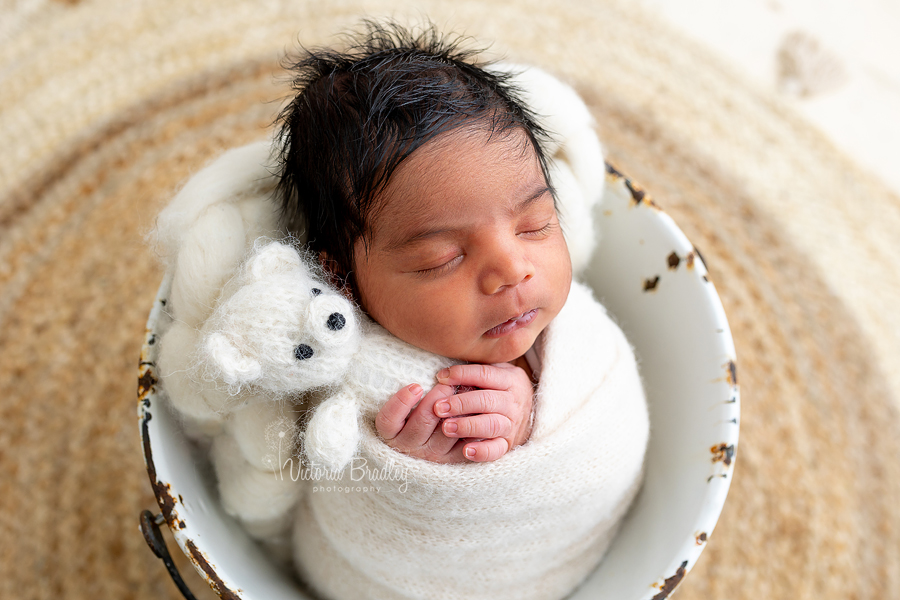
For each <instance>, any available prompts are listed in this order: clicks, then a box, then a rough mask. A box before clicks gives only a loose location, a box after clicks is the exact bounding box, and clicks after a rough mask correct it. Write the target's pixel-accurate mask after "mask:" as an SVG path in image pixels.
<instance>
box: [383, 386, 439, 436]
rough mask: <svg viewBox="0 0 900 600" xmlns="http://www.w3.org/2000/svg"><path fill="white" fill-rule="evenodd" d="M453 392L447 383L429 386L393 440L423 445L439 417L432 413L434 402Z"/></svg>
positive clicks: (437, 423)
mask: <svg viewBox="0 0 900 600" xmlns="http://www.w3.org/2000/svg"><path fill="white" fill-rule="evenodd" d="M452 393H453V388H452V387H450V386H448V385H441V384H438V385H436V386H434V387H433V388H431V391H429V392H428V393H427V394H425V397H424V398H422V401H421V402H419V405H418V406H417V407H416V408H415V409H413V411H412V412H411V413H410V415H409V417H408V418H407V419H406V424H405V425H404V426H403V429H402V430H401V431H400V433H398V434H397V436H396V438H395V441H396V442H397V443H398V444H400V445H402V446H407V447H411V446H423V445H425V444H426V443H427V442H428V439H429V438H430V437H431V435H432V434H433V433H434V430H435V429H437V428H438V425H439V424H440V422H441V419H440V418H439V417H438V416H437V415H435V414H434V403H435V402H438V401H442V400H444V399H445V398H446V397H447V396H449V395H450V394H452Z"/></svg>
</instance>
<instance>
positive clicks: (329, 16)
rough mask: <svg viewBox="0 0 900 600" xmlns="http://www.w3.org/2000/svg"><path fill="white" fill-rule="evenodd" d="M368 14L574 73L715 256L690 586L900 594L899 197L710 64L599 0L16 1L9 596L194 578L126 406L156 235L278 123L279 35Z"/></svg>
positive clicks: (123, 591)
mask: <svg viewBox="0 0 900 600" xmlns="http://www.w3.org/2000/svg"><path fill="white" fill-rule="evenodd" d="M364 14H367V15H370V16H381V15H386V14H393V15H396V16H398V17H403V16H411V17H413V18H416V17H418V16H420V15H428V16H430V17H431V18H432V19H433V20H435V21H436V22H437V23H438V24H439V25H441V26H442V27H443V28H445V29H453V30H456V31H464V32H466V33H468V34H469V35H472V36H474V37H475V38H477V39H479V40H482V41H485V42H488V41H492V42H494V45H493V47H492V52H494V53H496V54H502V55H505V56H506V57H508V58H510V59H512V60H517V61H522V62H527V63H532V64H537V65H540V66H542V67H544V68H546V69H547V70H549V71H551V72H553V73H555V74H557V75H558V76H560V77H561V78H563V79H564V80H566V81H568V82H570V83H571V84H572V85H574V86H575V87H576V88H577V89H578V90H579V91H580V92H581V93H582V94H583V96H584V98H585V99H586V100H587V102H588V103H589V105H590V107H591V109H592V111H593V112H594V114H595V115H596V118H597V122H598V130H599V133H600V136H601V139H602V140H603V141H604V143H605V145H606V149H607V153H608V158H609V160H610V161H611V162H613V163H614V164H615V165H617V166H618V167H619V168H620V169H621V170H622V171H623V172H625V173H627V174H628V175H630V176H631V177H632V178H633V179H635V180H636V181H637V182H640V183H641V184H642V185H643V186H644V187H645V188H646V189H647V190H648V192H649V193H650V194H651V195H652V196H653V197H654V198H655V199H656V201H657V202H658V203H659V204H660V205H661V206H662V207H663V208H664V209H665V210H666V211H667V212H668V213H669V214H670V215H671V216H672V217H673V218H674V219H675V220H676V222H677V223H678V224H679V225H680V226H681V228H682V229H683V230H684V231H685V233H686V234H687V235H688V237H689V238H690V239H691V240H692V241H693V242H694V244H695V245H696V246H697V247H699V248H700V249H701V251H702V252H703V256H704V257H705V259H706V262H707V263H708V267H709V269H710V271H711V277H712V279H713V281H714V282H715V284H716V287H717V289H718V291H719V293H720V294H721V297H722V301H723V303H724V306H725V310H726V312H727V314H728V317H729V320H730V323H731V326H732V329H733V333H734V337H735V342H736V346H737V352H738V366H739V369H740V372H739V373H740V383H741V390H742V402H743V407H742V408H743V412H742V420H741V443H740V447H739V449H738V452H737V463H736V471H735V474H734V475H735V477H734V481H733V483H732V487H731V493H730V495H729V498H728V501H727V503H726V506H725V509H724V511H723V513H722V517H721V520H720V521H719V524H718V526H717V528H716V530H715V532H714V533H713V534H712V536H711V539H710V541H709V544H708V548H707V550H706V551H705V553H704V554H703V556H702V557H701V559H700V561H699V563H698V564H697V566H696V567H695V568H694V569H693V571H692V572H691V573H690V574H689V575H688V576H687V577H686V578H685V580H684V582H683V583H682V585H681V587H680V588H679V589H678V590H677V592H676V593H675V596H676V597H677V598H679V599H680V600H695V599H741V598H747V599H751V598H752V599H760V598H767V599H772V598H775V599H780V598H784V599H790V600H800V599H807V598H808V599H813V598H815V599H816V600H827V599H835V600H838V599H840V600H847V599H859V600H862V599H869V598H879V599H882V598H900V418H898V408H897V407H898V400H900V311H898V310H897V307H898V301H900V236H898V235H897V233H898V232H900V199H898V198H897V197H896V196H893V195H891V194H890V193H889V192H888V190H887V188H886V187H884V186H883V185H881V184H880V183H879V182H878V181H877V180H875V179H873V178H871V177H870V176H869V175H867V174H866V172H865V171H863V170H862V169H860V168H859V167H857V166H856V165H855V163H854V162H853V160H852V157H846V156H843V155H841V154H840V153H839V152H838V151H837V150H835V148H834V147H833V146H831V145H830V144H829V143H828V142H827V141H826V140H825V138H824V137H823V136H822V135H820V134H819V133H818V132H817V131H816V130H815V129H813V128H812V127H811V126H809V125H808V124H806V123H805V122H804V121H803V120H801V119H800V118H799V117H797V116H795V115H793V114H791V113H790V111H789V110H788V109H787V108H786V107H785V106H784V105H783V104H781V103H780V102H779V101H778V100H777V99H776V98H773V97H770V96H767V95H766V94H765V93H763V92H762V91H760V90H757V89H754V88H753V87H752V86H750V85H749V84H746V83H745V82H744V81H743V80H742V79H741V78H740V77H739V76H737V75H735V74H733V73H731V72H729V70H728V68H726V67H725V66H723V64H722V63H720V62H719V61H718V60H717V58H716V57H715V56H712V55H710V54H709V53H707V52H706V51H704V50H703V49H701V48H698V47H696V46H695V45H693V44H691V43H689V42H688V41H686V40H685V39H683V38H681V37H679V36H677V35H675V34H674V33H673V32H672V31H670V30H669V29H666V28H665V27H664V26H663V25H661V24H660V22H659V21H657V20H656V19H654V18H652V16H649V15H646V14H642V13H640V12H639V10H638V9H637V8H635V7H634V5H633V4H626V3H622V4H620V3H616V2H603V1H599V0H598V1H588V0H582V1H573V2H563V3H550V2H546V1H537V0H519V1H514V0H500V1H496V2H485V1H484V0H458V1H456V2H452V3H451V2H446V3H444V2H436V1H431V2H415V3H413V2H376V1H372V2H363V1H350V0H346V1H340V2H327V3H325V2H311V1H309V2H307V1H303V0H295V1H292V2H279V1H276V0H265V1H253V2H250V1H246V2H240V1H237V0H216V1H213V0H190V1H185V0H158V1H152V2H151V1H147V2H131V3H121V2H114V1H113V0H105V1H104V0H96V1H90V0H86V1H83V2H78V1H68V2H49V1H47V2H41V1H33V2H16V1H9V0H5V1H0V153H2V160H0V540H2V541H0V597H2V598H61V597H65V598H70V599H81V598H85V599H87V598H90V599H96V598H116V599H127V598H178V597H179V594H178V592H177V590H176V589H175V587H174V585H173V584H172V583H171V581H170V580H169V578H168V575H167V574H166V571H165V569H164V568H163V565H162V563H160V562H159V561H158V560H157V559H156V558H155V557H154V556H153V555H152V554H151V552H150V550H149V549H148V548H147V546H146V545H145V543H144V540H143V539H142V537H141V535H140V533H139V532H138V527H137V525H138V515H139V513H140V511H141V510H143V509H145V508H150V509H154V510H158V509H157V508H156V506H155V501H154V498H153V495H152V493H151V488H150V484H149V482H148V479H147V475H146V472H145V470H144V465H143V459H142V454H141V447H140V444H139V434H138V422H137V416H136V396H135V388H136V377H137V361H138V354H139V351H140V345H141V341H142V335H143V332H144V322H145V319H146V316H147V313H148V311H149V308H150V306H151V303H152V300H153V297H154V295H155V293H156V288H157V286H158V284H159V281H160V278H161V275H162V273H161V269H160V266H159V264H158V262H157V260H156V258H155V257H154V256H153V255H152V254H151V252H150V251H149V249H148V246H147V245H146V244H145V242H144V236H145V234H146V233H147V232H148V230H149V229H150V228H151V227H152V226H153V222H154V217H155V215H156V213H157V212H158V211H159V210H160V208H161V207H162V206H163V205H164V204H165V203H166V202H167V201H168V199H169V198H170V197H171V196H172V194H173V191H174V190H176V189H177V188H178V186H179V183H180V182H182V181H184V180H185V178H187V177H188V176H190V175H191V174H192V173H194V172H196V171H197V170H198V169H199V168H200V167H201V166H203V165H204V164H205V163H206V162H208V161H209V160H211V159H212V158H213V157H215V156H216V155H217V154H218V153H220V152H221V151H222V150H224V149H225V148H228V147H231V146H236V145H239V144H244V143H246V142H249V141H251V140H255V139H258V138H260V137H261V136H264V135H266V134H267V127H268V125H269V124H270V123H271V121H272V119H273V116H274V115H275V114H276V112H277V111H278V108H279V106H280V102H281V99H282V98H283V97H284V96H285V94H286V91H287V88H286V86H285V85H284V80H283V78H282V77H281V76H280V74H279V67H278V62H279V59H280V58H281V56H282V55H283V53H284V51H285V50H286V49H291V48H294V47H295V46H296V44H297V41H298V40H300V41H302V42H303V43H305V44H308V45H310V44H319V43H328V42H331V41H334V37H333V36H334V34H335V33H337V32H339V31H341V30H343V29H345V28H347V27H348V26H352V25H354V24H356V23H357V22H358V20H359V18H360V16H362V15H364ZM168 539H169V545H170V548H172V549H173V550H174V551H175V552H177V548H175V546H174V544H173V542H172V539H171V537H169V538H168ZM179 565H180V566H181V568H182V571H187V572H188V575H189V578H188V579H189V582H190V585H191V587H192V588H193V589H194V590H195V592H196V593H197V595H198V597H199V598H210V597H212V592H211V591H209V589H208V588H204V586H205V583H204V581H203V580H202V579H200V578H199V577H198V576H196V575H195V574H193V572H192V571H191V569H190V566H189V565H188V563H187V561H186V560H184V559H183V557H180V558H179ZM661 575H663V574H661Z"/></svg>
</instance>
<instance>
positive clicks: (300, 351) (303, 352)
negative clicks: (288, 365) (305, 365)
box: [294, 344, 313, 360]
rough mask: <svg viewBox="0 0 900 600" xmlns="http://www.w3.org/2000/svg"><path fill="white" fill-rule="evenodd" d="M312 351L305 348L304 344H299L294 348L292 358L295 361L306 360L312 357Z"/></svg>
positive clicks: (307, 347)
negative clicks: (293, 357)
mask: <svg viewBox="0 0 900 600" xmlns="http://www.w3.org/2000/svg"><path fill="white" fill-rule="evenodd" d="M312 355H313V349H312V348H310V347H309V346H307V345H306V344H300V345H299V346H297V347H296V348H294V356H295V357H296V358H297V360H306V359H307V358H310V357H312Z"/></svg>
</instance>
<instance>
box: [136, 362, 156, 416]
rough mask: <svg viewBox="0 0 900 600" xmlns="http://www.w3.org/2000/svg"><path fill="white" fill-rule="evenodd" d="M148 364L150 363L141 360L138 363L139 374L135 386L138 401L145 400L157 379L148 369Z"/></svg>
mask: <svg viewBox="0 0 900 600" xmlns="http://www.w3.org/2000/svg"><path fill="white" fill-rule="evenodd" d="M150 366H151V365H150V363H145V362H142V363H141V364H140V367H141V376H140V377H139V378H138V388H137V393H138V401H139V402H140V401H144V400H146V399H147V396H148V395H149V394H150V392H152V391H153V386H154V385H156V381H157V379H156V377H154V376H153V370H152V369H150ZM145 405H146V404H145Z"/></svg>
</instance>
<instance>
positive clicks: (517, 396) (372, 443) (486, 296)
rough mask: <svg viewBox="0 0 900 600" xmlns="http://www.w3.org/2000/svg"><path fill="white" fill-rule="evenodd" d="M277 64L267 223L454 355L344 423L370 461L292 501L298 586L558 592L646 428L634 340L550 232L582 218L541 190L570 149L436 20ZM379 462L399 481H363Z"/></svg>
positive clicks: (417, 338) (613, 516)
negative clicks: (274, 162)
mask: <svg viewBox="0 0 900 600" xmlns="http://www.w3.org/2000/svg"><path fill="white" fill-rule="evenodd" d="M294 68H295V70H296V72H297V78H296V80H295V89H296V91H297V95H296V97H295V98H294V100H293V102H292V103H291V104H290V105H289V106H288V107H287V108H286V109H285V110H284V112H283V113H282V115H281V121H282V124H283V127H282V130H281V135H280V137H279V139H280V140H281V141H282V143H283V144H284V146H283V151H282V169H281V172H280V181H279V184H278V186H279V187H278V192H279V198H280V199H281V202H282V217H283V218H282V225H283V228H284V229H286V230H288V231H290V232H292V233H293V234H294V235H296V236H299V237H304V238H305V239H306V240H307V242H308V246H309V248H310V249H311V250H312V251H313V252H314V253H315V254H316V255H317V256H318V257H319V259H320V262H321V263H322V266H323V267H324V269H325V270H326V272H327V273H329V275H330V277H331V278H332V282H333V283H334V284H335V285H337V286H338V287H340V288H341V289H342V290H343V291H344V293H345V294H346V295H347V296H348V297H349V298H351V299H353V300H354V301H355V302H357V303H358V305H359V306H360V308H361V309H362V310H363V311H364V312H365V313H366V314H367V315H368V316H369V317H371V318H372V319H373V320H374V321H375V322H377V323H378V324H380V325H381V326H382V327H384V328H385V329H386V330H387V331H388V332H390V333H391V334H393V335H394V336H396V337H397V338H399V339H400V340H402V341H404V342H406V343H408V344H410V345H411V346H414V347H416V348H419V349H424V350H427V351H430V352H433V353H435V354H439V355H442V356H446V357H449V358H452V359H456V360H458V361H463V362H464V364H459V365H454V366H452V367H450V368H448V369H444V370H441V371H440V372H438V373H435V378H436V384H435V385H434V386H433V387H432V388H431V389H430V390H425V389H423V388H422V386H421V385H419V384H411V385H407V386H405V387H402V388H400V389H399V390H398V391H397V392H396V393H395V394H394V395H393V396H391V397H390V398H389V399H387V401H386V402H385V404H384V405H383V407H382V408H381V409H380V411H379V412H378V413H377V415H376V416H375V418H374V419H373V421H374V422H372V423H369V424H367V426H368V429H367V430H365V431H364V432H363V443H362V447H361V451H360V458H361V459H362V460H363V461H364V462H363V463H362V464H367V465H368V467H367V468H366V469H361V468H358V469H347V470H345V472H344V474H343V478H344V479H343V483H344V484H347V485H344V486H341V485H338V484H334V485H329V486H326V485H321V486H317V485H313V486H312V488H311V490H310V491H309V493H306V494H305V495H304V496H303V498H302V499H301V501H300V505H299V507H298V512H297V516H296V519H295V534H294V551H295V562H296V565H297V567H298V570H299V572H300V574H301V576H302V577H303V578H304V579H305V580H306V582H307V583H308V584H310V585H311V586H312V587H313V588H314V589H315V590H316V591H317V592H318V593H319V594H321V595H322V596H324V597H327V598H333V599H343V598H360V597H367V598H426V597H427V598H494V599H496V598H555V597H562V596H564V595H566V594H568V593H570V592H571V591H572V589H573V587H574V586H576V585H577V584H578V583H579V582H580V581H582V580H583V579H584V578H585V577H586V576H587V575H588V574H589V573H590V571H591V570H592V569H593V568H594V567H595V566H596V564H597V563H598V562H599V560H600V558H601V557H602V555H603V552H604V551H605V550H606V548H607V547H608V545H609V543H610V541H611V539H612V536H613V535H614V533H615V530H616V527H617V525H618V523H619V522H620V520H621V517H622V516H623V514H624V512H625V510H626V509H627V507H628V505H629V504H630V502H631V500H632V499H633V497H634V495H635V494H636V492H637V489H638V487H639V485H640V477H641V473H642V464H643V456H644V451H645V448H646V442H647V435H648V419H647V412H646V405H645V401H644V396H643V391H642V389H641V386H640V380H639V378H638V375H637V369H636V364H635V360H634V356H633V354H632V352H631V348H630V346H629V345H628V343H627V342H626V341H625V339H624V336H622V333H621V331H619V329H618V328H617V327H616V326H615V325H614V324H613V323H612V322H611V321H610V320H609V318H608V317H607V316H606V314H605V311H604V310H603V308H602V307H601V306H600V305H599V304H597V303H596V302H595V301H594V300H593V298H592V297H591V294H590V291H589V290H588V289H587V288H585V287H584V286H582V285H580V284H577V283H576V284H573V282H572V260H571V253H570V250H569V248H568V247H567V242H566V238H565V236H564V230H565V228H571V229H572V230H575V231H578V230H579V227H582V228H583V225H584V224H583V223H579V222H571V223H569V222H561V220H560V216H559V214H558V211H557V202H556V190H555V186H569V187H571V186H572V181H573V175H572V172H571V171H570V170H568V169H567V168H564V166H563V165H562V160H565V159H570V162H571V163H572V164H573V165H575V164H576V163H577V158H573V157H566V156H562V154H563V152H562V151H561V150H560V148H559V146H558V145H556V141H554V140H553V138H552V137H551V136H550V135H548V133H547V132H545V131H544V130H543V129H542V128H541V126H540V125H539V124H538V120H537V117H536V116H535V115H533V114H532V113H531V111H530V110H529V109H528V108H526V105H525V103H524V102H523V101H522V100H521V99H520V98H519V95H518V92H517V90H516V89H515V87H514V86H512V85H511V83H510V80H511V76H510V75H508V74H500V73H498V72H492V71H490V70H487V69H485V68H482V67H479V66H477V65H475V64H473V62H472V54H471V53H468V52H463V51H460V50H458V49H457V46H456V44H455V43H447V42H445V41H443V40H441V39H440V37H439V36H438V35H437V34H436V33H435V32H434V30H433V29H428V30H426V31H425V32H424V33H422V34H421V35H419V36H418V37H416V36H413V35H412V34H411V33H409V32H407V31H404V30H403V29H401V28H399V27H396V26H392V27H390V28H382V27H380V26H378V25H375V24H369V29H368V31H367V33H366V35H365V36H363V37H362V38H361V39H360V40H358V43H357V44H356V45H354V46H353V47H352V48H351V49H350V50H349V51H347V52H344V53H341V52H336V51H333V50H316V51H310V52H307V53H306V54H305V55H304V56H303V57H302V58H301V59H300V60H299V61H298V62H297V64H296V65H294ZM564 133H567V132H564ZM594 143H595V144H596V142H594ZM548 148H551V149H553V150H555V154H556V155H558V158H560V159H561V160H560V161H557V162H551V159H550V154H549V152H548ZM581 167H584V165H581ZM588 168H589V169H594V170H595V173H602V170H603V165H602V161H599V160H598V161H597V163H596V164H593V165H590V166H589V167H588ZM551 175H552V177H551ZM601 181H602V180H601ZM596 191H597V193H598V194H599V189H598V190H596ZM588 215H589V213H588ZM588 220H589V219H588ZM582 266H583V265H582ZM460 463H461V464H460ZM396 466H399V470H392V471H389V472H402V473H405V474H407V477H406V478H405V480H404V482H403V484H401V485H396V486H393V487H391V486H389V485H383V486H377V485H374V483H375V479H376V478H375V476H373V475H372V473H373V472H378V468H390V469H394V467H396ZM381 472H385V471H384V470H383V469H382V471H381ZM354 473H356V474H361V475H360V479H357V478H356V477H355V475H354ZM361 482H362V484H366V483H367V482H371V483H373V485H372V486H371V487H370V486H368V485H365V486H364V487H363V486H361V485H360V483H361ZM351 483H352V484H353V485H351ZM376 488H378V490H379V491H374V490H376ZM347 490H351V491H350V493H348V492H347ZM354 490H355V491H354Z"/></svg>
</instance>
